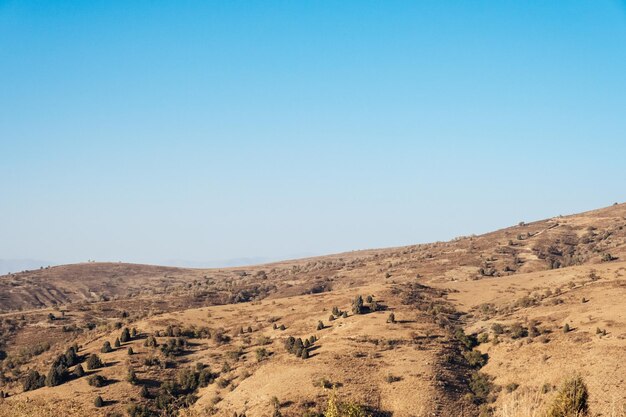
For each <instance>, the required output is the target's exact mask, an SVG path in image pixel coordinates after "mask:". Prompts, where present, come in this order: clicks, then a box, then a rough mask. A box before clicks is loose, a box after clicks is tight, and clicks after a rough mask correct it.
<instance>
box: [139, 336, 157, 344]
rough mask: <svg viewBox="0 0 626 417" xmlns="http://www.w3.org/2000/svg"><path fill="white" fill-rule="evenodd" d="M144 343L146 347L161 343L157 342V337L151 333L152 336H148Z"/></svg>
mask: <svg viewBox="0 0 626 417" xmlns="http://www.w3.org/2000/svg"><path fill="white" fill-rule="evenodd" d="M143 345H144V346H146V347H157V346H158V345H159V344H158V343H157V340H156V338H155V337H154V336H152V335H150V336H148V338H147V339H146V341H145V342H144V343H143Z"/></svg>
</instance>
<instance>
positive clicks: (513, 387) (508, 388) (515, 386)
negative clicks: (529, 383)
mask: <svg viewBox="0 0 626 417" xmlns="http://www.w3.org/2000/svg"><path fill="white" fill-rule="evenodd" d="M504 388H505V389H506V392H508V393H511V392H513V391H515V390H516V389H518V388H519V384H518V383H516V382H511V383H510V384H507V385H506V386H505V387H504Z"/></svg>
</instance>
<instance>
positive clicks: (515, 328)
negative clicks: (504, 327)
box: [510, 323, 528, 339]
mask: <svg viewBox="0 0 626 417" xmlns="http://www.w3.org/2000/svg"><path fill="white" fill-rule="evenodd" d="M510 332H511V333H510V334H511V338H513V339H520V338H522V337H526V336H528V330H527V329H526V328H525V327H524V326H522V324H521V323H513V325H512V326H511V330H510Z"/></svg>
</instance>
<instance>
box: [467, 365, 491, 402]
mask: <svg viewBox="0 0 626 417" xmlns="http://www.w3.org/2000/svg"><path fill="white" fill-rule="evenodd" d="M469 387H470V390H471V391H472V394H473V398H474V401H475V402H476V403H478V404H482V403H484V402H487V401H488V400H489V394H490V393H491V390H492V389H493V383H492V382H491V379H490V378H489V377H488V376H487V375H485V374H483V373H481V372H474V373H473V374H472V376H471V378H470V382H469Z"/></svg>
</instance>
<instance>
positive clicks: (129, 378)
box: [126, 368, 137, 385]
mask: <svg viewBox="0 0 626 417" xmlns="http://www.w3.org/2000/svg"><path fill="white" fill-rule="evenodd" d="M126 381H128V382H130V383H131V384H132V385H136V384H137V374H136V373H135V370H134V369H132V368H130V369H129V370H128V375H126Z"/></svg>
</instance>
